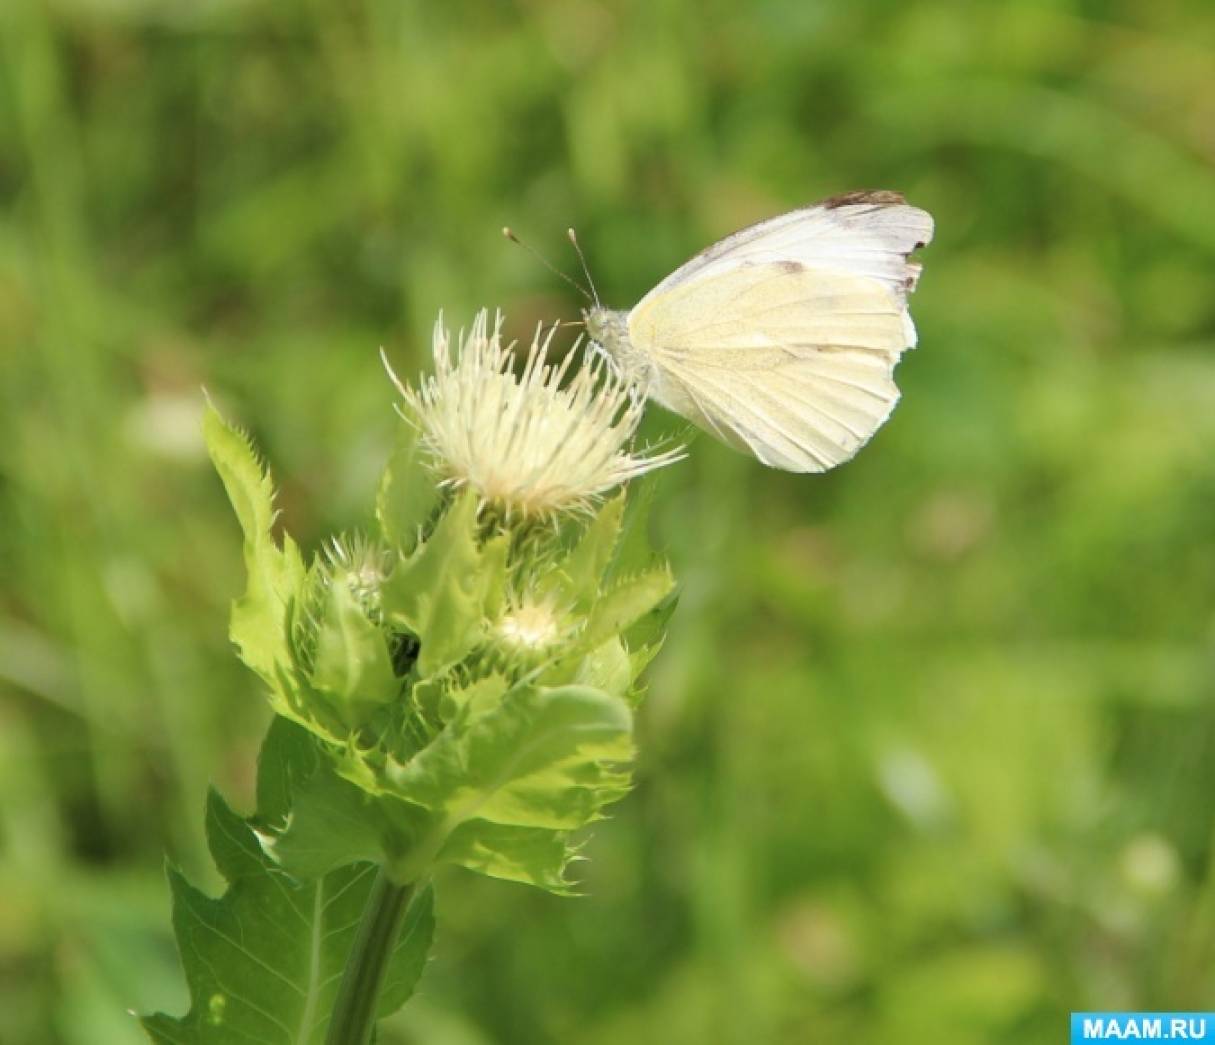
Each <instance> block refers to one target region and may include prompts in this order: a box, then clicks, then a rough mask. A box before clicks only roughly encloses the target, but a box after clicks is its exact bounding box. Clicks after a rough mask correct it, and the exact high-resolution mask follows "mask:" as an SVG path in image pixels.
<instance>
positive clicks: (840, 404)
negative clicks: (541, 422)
mask: <svg viewBox="0 0 1215 1045" xmlns="http://www.w3.org/2000/svg"><path fill="white" fill-rule="evenodd" d="M628 322H629V337H630V340H631V341H632V343H633V345H634V346H635V347H636V348H638V349H640V350H641V352H642V354H643V355H645V356H646V357H647V358H648V359H649V361H650V364H651V366H652V378H651V381H650V386H649V389H648V391H649V394H650V395H651V396H652V397H653V398H654V399H656V400H657V401H658V402H659V403H661V404H662V405H663V406H666V407H667V408H668V409H671V410H674V411H675V412H676V413H679V414H682V415H683V416H685V417H687V418H688V419H689V420H691V421H693V422H694V423H696V424H698V425H700V426H701V427H702V428H704V429H705V430H706V431H708V432H710V433H712V434H714V435H716V436H717V437H718V438H720V439H721V440H722V441H724V442H726V443H728V444H730V445H732V446H735V447H738V448H740V449H745V450H750V451H751V452H752V453H753V454H754V455H755V456H756V457H757V458H758V459H759V460H760V461H762V462H763V463H764V464H766V465H770V466H771V467H773V468H783V469H785V470H786V471H791V472H822V471H826V470H827V469H828V468H833V467H834V466H835V465H838V464H841V463H843V462H844V461H847V460H848V459H849V458H851V457H852V456H853V455H854V454H855V453H856V452H857V450H859V449H860V448H861V446H863V445H864V444H865V442H867V441H868V439H869V437H870V436H872V435H873V433H874V432H875V431H876V430H877V429H878V428H879V427H880V426H881V424H882V422H883V421H885V420H886V418H887V417H889V416H890V411H891V410H892V409H893V408H894V404H895V403H896V402H897V401H898V397H899V392H898V388H897V387H896V386H895V384H894V377H893V371H894V366H895V364H896V363H897V362H898V359H899V355H900V354H901V353H902V351H903V350H904V349H906V348H909V347H911V346H912V345H913V344H914V341H915V331H914V328H913V327H912V326H911V320H910V318H909V317H908V315H907V310H906V304H905V302H904V299H903V296H902V295H901V294H899V293H898V292H896V291H895V290H894V289H892V288H890V287H889V286H888V285H887V284H886V283H884V282H882V281H879V280H876V279H871V278H867V277H864V276H856V275H851V274H847V273H842V274H841V273H837V272H830V271H823V270H818V269H810V268H806V267H805V266H803V265H801V264H799V263H797V262H792V261H785V262H777V263H773V264H748V265H736V266H732V267H729V268H725V269H723V270H721V271H719V272H717V273H715V274H709V275H704V276H700V277H698V278H695V279H692V280H690V281H688V282H685V283H683V284H680V285H677V286H674V287H671V288H669V289H668V290H667V291H665V292H664V293H662V294H658V295H650V296H648V297H646V298H645V299H644V300H643V301H642V302H641V304H639V305H638V306H637V307H636V308H635V309H633V311H632V312H631V313H630V314H629V321H628Z"/></svg>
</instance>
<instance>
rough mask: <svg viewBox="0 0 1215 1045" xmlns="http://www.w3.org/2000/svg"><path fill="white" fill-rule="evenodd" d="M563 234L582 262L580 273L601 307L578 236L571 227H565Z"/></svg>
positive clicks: (596, 302)
mask: <svg viewBox="0 0 1215 1045" xmlns="http://www.w3.org/2000/svg"><path fill="white" fill-rule="evenodd" d="M565 234H566V235H567V236H569V238H570V242H571V243H572V244H573V245H574V251H575V252H576V253H577V255H578V260H579V261H580V262H582V274H583V275H584V276H586V282H587V284H588V285H589V286H590V288H591V293H592V294H593V295H594V296H595V304H596V305H597V306H599V307H600V308H602V307H603V303H602V302H601V301H600V300H599V291H598V290H597V289H596V287H595V281H594V280H593V279H591V269H590V266H589V265H587V263H586V255H585V254H583V253H582V248H581V247H580V246H579V245H578V236H577V234H576V233H575V232H574V230H573V229H566V230H565Z"/></svg>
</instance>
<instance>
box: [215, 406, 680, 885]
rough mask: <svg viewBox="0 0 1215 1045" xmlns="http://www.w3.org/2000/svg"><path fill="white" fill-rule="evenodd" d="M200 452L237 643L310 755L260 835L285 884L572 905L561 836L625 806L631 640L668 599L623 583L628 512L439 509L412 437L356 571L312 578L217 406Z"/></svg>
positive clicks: (638, 575) (468, 503) (445, 498)
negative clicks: (458, 867) (229, 579)
mask: <svg viewBox="0 0 1215 1045" xmlns="http://www.w3.org/2000/svg"><path fill="white" fill-rule="evenodd" d="M205 432H206V437H207V445H208V447H209V448H210V452H211V456H212V459H213V460H214V462H215V465H216V468H217V469H218V471H219V473H220V476H221V478H222V479H223V482H224V486H225V487H226V489H227V492H228V496H229V498H230V499H231V501H232V504H233V506H234V508H235V509H236V514H237V518H238V520H239V522H240V524H241V529H242V530H243V533H244V550H245V563H246V567H247V570H248V588H247V590H246V592H245V594H244V595H243V596H242V597H241V598H240V599H238V600H237V601H236V603H235V604H234V606H233V611H232V624H231V637H232V640H233V642H234V643H235V644H236V647H237V649H238V651H239V653H240V656H241V659H242V660H243V661H244V662H245V663H246V664H247V665H248V666H249V667H250V668H252V669H253V670H254V671H255V672H256V673H257V674H258V675H259V676H260V677H261V679H262V680H263V682H264V683H265V684H266V686H267V690H268V696H269V699H270V702H271V706H272V707H273V708H274V710H275V711H276V712H277V713H278V714H279V715H281V716H283V717H284V718H286V719H289V720H290V721H291V722H293V723H295V724H297V725H298V726H300V727H302V728H303V729H304V730H306V731H307V732H309V733H310V734H312V736H313V737H314V738H315V742H316V745H317V762H316V765H315V767H314V769H313V771H312V772H311V773H310V775H309V777H308V779H307V780H301V781H297V792H296V794H295V798H294V805H293V808H292V811H291V815H290V816H288V817H285V818H284V819H283V820H282V822H281V823H277V824H276V823H270V822H267V823H263V824H262V825H261V831H262V839H263V844H264V845H265V847H266V850H267V851H268V852H270V853H272V854H274V856H275V858H276V859H277V860H278V861H279V862H280V864H281V866H282V867H283V868H284V869H285V870H287V871H289V872H292V873H296V874H300V875H316V874H319V873H324V872H327V871H329V870H331V869H332V868H335V867H340V866H342V865H344V864H347V863H349V862H350V861H351V860H352V859H355V858H365V859H371V860H376V861H377V862H382V863H384V864H385V866H386V868H387V870H388V873H389V874H390V875H391V876H392V877H393V878H394V879H395V880H398V881H401V882H412V881H416V880H417V879H419V878H421V877H424V876H426V875H427V874H428V873H429V872H430V870H431V869H432V868H433V867H434V866H436V865H438V864H442V863H458V864H462V865H463V866H465V867H469V868H472V869H473V870H477V871H480V872H482V873H484V874H489V875H494V876H496V877H501V878H508V879H512V880H516V881H522V882H529V883H531V884H533V885H537V886H540V887H542V888H545V889H550V890H553V891H556V892H566V891H568V890H569V889H570V883H569V882H568V880H567V878H566V876H565V869H566V866H567V864H568V862H569V859H570V857H571V855H572V854H573V851H574V847H573V845H572V843H571V840H570V835H571V833H572V832H575V831H577V830H579V829H580V828H582V827H584V826H585V825H587V824H589V823H591V822H592V821H594V820H595V819H596V818H597V817H598V816H599V815H600V811H601V810H602V808H603V807H604V806H605V805H606V804H608V803H609V802H612V801H614V800H616V799H617V798H619V797H621V795H623V794H624V793H625V792H626V791H627V789H628V786H629V772H628V764H629V761H630V759H631V756H632V740H631V736H632V711H631V708H632V705H633V704H634V703H635V701H636V698H637V696H638V693H639V690H638V688H637V685H636V683H637V676H638V674H639V672H640V670H641V668H642V667H643V666H644V664H645V663H646V662H647V661H648V659H649V657H650V656H652V653H653V650H654V648H656V643H657V636H656V635H653V634H650V635H647V636H646V637H645V638H644V640H643V641H640V642H639V641H634V642H633V643H631V644H630V642H629V641H628V637H629V633H630V631H631V630H635V632H636V634H638V635H642V634H643V633H645V632H646V627H645V619H646V618H647V617H653V616H654V615H655V614H656V612H657V611H659V610H660V607H662V605H663V603H664V602H665V601H667V600H668V596H670V594H671V590H672V586H673V581H672V578H671V576H670V573H669V572H668V571H667V569H666V568H665V567H663V566H660V565H654V564H652V563H650V564H647V565H644V566H634V567H633V568H631V569H630V570H629V572H627V573H626V572H624V570H623V569H621V568H618V567H617V565H616V560H617V550H618V544H619V543H620V535H621V532H622V528H623V527H624V524H625V517H626V510H625V498H624V495H623V494H620V495H618V496H617V497H616V498H614V499H613V500H610V501H608V502H606V503H604V504H603V505H601V506H600V507H599V509H598V510H597V511H596V512H595V513H594V514H592V515H591V516H589V517H585V518H582V519H578V520H565V521H563V522H561V523H552V522H548V523H531V524H527V525H522V526H520V525H516V526H514V527H511V526H508V525H506V524H505V523H504V522H502V521H501V519H500V517H499V516H497V515H496V514H494V513H492V512H491V511H488V510H486V509H484V508H483V507H482V506H480V505H479V504H478V501H477V497H476V494H475V493H474V492H472V491H468V490H466V491H463V492H460V493H458V494H454V495H453V494H449V493H447V492H446V491H443V490H440V489H437V488H436V483H435V479H434V477H433V475H432V474H431V473H430V472H429V470H428V469H427V467H426V465H425V464H424V462H423V460H422V458H421V455H420V454H419V453H418V451H417V449H416V446H415V443H414V440H413V438H412V437H411V436H410V435H409V434H408V431H407V434H406V437H405V438H403V440H402V442H401V444H400V445H399V446H398V448H397V450H396V451H395V452H394V453H393V455H392V458H391V460H390V462H389V465H388V469H387V470H386V472H385V475H384V478H383V480H382V482H381V484H380V487H379V493H378V497H377V505H376V522H377V525H378V533H376V534H373V535H372V536H370V537H369V538H366V539H364V540H363V541H362V542H361V544H360V545H359V547H361V548H363V549H364V552H363V553H362V558H361V559H360V554H359V553H350V554H344V555H333V556H330V557H329V558H328V559H325V558H318V559H317V560H316V561H315V562H313V564H312V565H311V566H307V567H306V566H305V564H304V561H303V559H302V557H301V555H300V553H299V550H298V548H297V546H296V545H295V543H294V542H293V541H292V540H291V538H290V537H289V536H286V535H283V536H282V537H281V538H279V537H276V536H275V533H274V524H275V518H276V517H275V512H274V508H273V504H272V500H273V489H272V484H271V481H270V478H269V476H268V474H267V473H266V471H265V469H264V468H263V467H262V465H261V464H260V462H259V461H258V459H257V457H256V455H255V453H254V451H253V449H252V448H251V446H250V444H249V442H248V440H247V439H246V438H245V437H244V436H243V435H242V434H241V433H239V432H238V431H237V430H235V429H234V428H232V427H231V426H230V425H228V424H227V423H226V422H225V421H224V420H223V419H222V418H221V417H220V415H219V414H218V413H217V412H216V411H215V410H214V408H209V409H208V411H207V416H206V421H205ZM368 548H371V549H382V550H383V555H382V556H378V553H377V557H373V556H372V554H371V553H370V552H366V549H368ZM634 558H635V556H634ZM368 563H371V564H372V565H368ZM649 630H650V631H651V632H652V631H653V630H654V629H653V628H650V629H649ZM356 825H357V828H356ZM356 839H357V842H356Z"/></svg>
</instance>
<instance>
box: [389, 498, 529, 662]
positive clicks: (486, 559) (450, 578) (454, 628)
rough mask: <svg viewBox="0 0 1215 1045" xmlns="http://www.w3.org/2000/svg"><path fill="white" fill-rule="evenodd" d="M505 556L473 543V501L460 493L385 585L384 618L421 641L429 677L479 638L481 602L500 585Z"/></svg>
mask: <svg viewBox="0 0 1215 1045" xmlns="http://www.w3.org/2000/svg"><path fill="white" fill-rule="evenodd" d="M504 568H505V557H504V556H500V555H497V554H490V553H488V552H487V551H486V550H485V549H483V548H482V547H480V546H479V545H478V542H477V500H476V496H475V495H473V494H472V493H465V494H462V495H461V496H460V497H459V498H457V500H456V501H455V503H454V504H452V505H451V507H450V508H448V509H447V511H446V512H445V513H444V514H443V517H442V519H440V520H439V524H438V525H437V526H436V527H435V532H434V533H433V534H431V536H430V537H429V538H428V539H427V540H426V542H425V543H424V544H422V545H420V546H419V547H418V549H417V550H416V551H415V552H414V554H413V555H412V556H411V557H410V558H408V559H406V560H404V561H403V562H401V563H400V564H399V565H398V566H397V568H396V569H395V570H393V572H392V574H391V576H390V577H389V578H388V580H387V581H386V582H385V583H384V588H383V591H382V594H381V598H382V605H383V610H384V614H385V616H386V617H387V618H388V619H389V620H390V621H391V622H392V623H393V624H394V625H396V626H397V627H400V628H404V629H405V630H407V631H409V632H411V633H412V634H414V635H416V636H417V638H418V640H419V641H420V642H421V651H420V652H419V654H418V670H419V673H420V674H421V675H423V676H426V675H433V674H436V673H438V672H439V671H441V670H443V669H444V668H446V667H448V666H450V665H452V664H454V663H456V662H457V661H458V660H460V659H461V658H462V657H464V656H465V655H466V654H467V653H468V652H469V651H470V650H471V649H472V648H473V647H474V646H475V645H476V644H477V643H478V642H479V641H480V639H481V636H482V631H483V626H484V619H485V605H486V600H487V598H488V595H489V593H490V591H491V590H492V589H494V588H496V587H498V586H499V585H500V583H501V582H500V578H499V577H498V576H497V575H496V574H497V571H499V570H501V569H504Z"/></svg>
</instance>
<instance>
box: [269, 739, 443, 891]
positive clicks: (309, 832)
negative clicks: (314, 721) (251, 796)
mask: <svg viewBox="0 0 1215 1045" xmlns="http://www.w3.org/2000/svg"><path fill="white" fill-rule="evenodd" d="M356 764H359V765H361V763H356ZM363 768H366V767H363ZM363 784H364V785H366V786H359V785H358V784H355V783H353V782H351V781H350V780H349V779H347V778H346V777H345V776H343V775H342V774H341V773H340V772H339V770H338V766H337V764H336V763H335V762H334V760H333V759H332V758H331V757H330V756H329V754H328V753H327V752H325V751H324V749H323V748H322V747H321V745H319V744H318V743H317V742H316V740H315V739H314V737H313V736H312V734H311V733H309V732H308V730H307V729H305V728H303V727H301V726H299V725H296V724H295V723H293V722H289V721H287V720H286V719H283V718H277V719H275V721H274V722H273V723H272V724H271V726H270V730H269V732H268V733H267V735H266V739H265V741H264V742H263V744H262V750H261V754H260V756H259V758H258V767H257V803H258V815H257V817H256V827H257V830H258V833H259V836H260V838H259V840H260V842H261V845H262V848H263V849H264V850H265V852H266V853H268V854H269V855H270V856H271V857H272V858H273V859H274V860H275V861H276V862H277V863H278V865H279V866H280V867H282V868H283V869H284V870H285V871H287V872H288V873H290V874H291V875H293V876H295V877H299V878H307V879H311V878H317V877H319V876H321V875H323V874H326V873H328V872H329V871H331V870H333V869H334V868H336V867H340V866H341V865H343V864H348V863H351V862H352V861H356V860H370V861H374V862H376V863H384V862H386V861H391V860H394V859H396V858H398V857H399V856H400V855H401V853H403V852H404V851H405V850H406V849H407V848H408V847H409V845H410V844H411V842H412V838H413V834H414V831H413V830H411V826H410V825H411V824H420V823H421V821H422V817H421V816H420V815H419V813H420V811H418V812H415V813H411V812H410V811H409V810H405V809H401V808H398V807H400V806H401V802H400V800H399V799H397V798H395V797H393V796H391V795H384V794H381V793H380V792H379V788H378V787H376V786H375V784H374V780H364V781H363Z"/></svg>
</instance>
